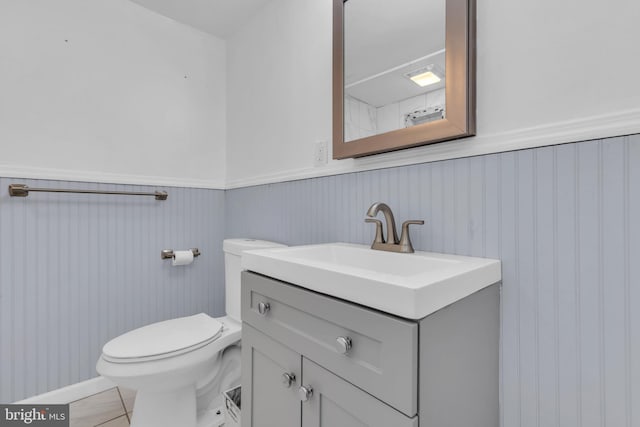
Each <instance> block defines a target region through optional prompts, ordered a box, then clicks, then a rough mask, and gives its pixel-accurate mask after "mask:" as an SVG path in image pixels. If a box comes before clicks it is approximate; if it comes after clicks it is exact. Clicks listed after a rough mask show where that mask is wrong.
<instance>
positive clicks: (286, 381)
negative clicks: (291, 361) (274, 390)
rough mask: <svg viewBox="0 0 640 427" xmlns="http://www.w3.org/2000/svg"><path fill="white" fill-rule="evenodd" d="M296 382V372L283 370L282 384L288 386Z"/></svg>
mask: <svg viewBox="0 0 640 427" xmlns="http://www.w3.org/2000/svg"><path fill="white" fill-rule="evenodd" d="M295 382H296V374H294V373H288V372H285V373H284V374H282V385H283V386H285V387H286V388H290V387H291V384H293V383H295Z"/></svg>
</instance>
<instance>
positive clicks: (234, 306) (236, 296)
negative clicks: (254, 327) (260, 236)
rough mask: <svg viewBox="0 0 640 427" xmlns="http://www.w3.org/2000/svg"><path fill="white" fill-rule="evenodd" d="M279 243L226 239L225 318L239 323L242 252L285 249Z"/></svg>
mask: <svg viewBox="0 0 640 427" xmlns="http://www.w3.org/2000/svg"><path fill="white" fill-rule="evenodd" d="M285 246H287V245H282V244H280V243H274V242H268V241H266V240H254V239H226V240H225V241H224V242H223V244H222V249H223V250H224V276H225V307H226V310H227V316H229V317H231V318H232V319H235V320H237V321H238V322H239V321H240V273H241V272H242V267H240V257H241V256H242V252H243V251H250V250H252V249H266V248H278V247H285Z"/></svg>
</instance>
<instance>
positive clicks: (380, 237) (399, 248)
mask: <svg viewBox="0 0 640 427" xmlns="http://www.w3.org/2000/svg"><path fill="white" fill-rule="evenodd" d="M380 211H382V213H383V214H384V219H385V222H386V224H387V236H388V239H385V238H384V232H383V230H382V221H380V220H378V219H374V217H375V216H376V215H378V212H380ZM367 216H368V217H371V218H366V219H365V220H364V221H365V222H372V223H375V224H376V236H375V238H374V239H373V243H372V244H371V249H376V250H380V251H390V252H401V253H409V254H412V253H413V252H415V251H414V250H413V245H412V244H411V239H410V238H409V226H410V225H411V224H419V225H422V224H424V221H422V220H420V221H416V220H409V221H405V222H403V223H402V235H401V237H400V240H398V234H397V233H396V221H395V219H394V218H393V212H391V208H390V207H389V206H388V205H387V204H385V203H382V202H376V203H374V204H373V205H371V207H370V208H369V210H368V211H367Z"/></svg>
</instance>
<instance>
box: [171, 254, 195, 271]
mask: <svg viewBox="0 0 640 427" xmlns="http://www.w3.org/2000/svg"><path fill="white" fill-rule="evenodd" d="M192 262H193V252H191V251H190V250H189V251H173V260H172V261H171V265H173V266H174V267H175V266H176V265H188V264H191V263H192Z"/></svg>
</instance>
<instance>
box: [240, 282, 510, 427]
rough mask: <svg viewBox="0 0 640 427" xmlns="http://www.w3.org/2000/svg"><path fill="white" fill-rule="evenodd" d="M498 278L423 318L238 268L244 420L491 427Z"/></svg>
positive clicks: (248, 424)
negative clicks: (392, 312)
mask: <svg viewBox="0 0 640 427" xmlns="http://www.w3.org/2000/svg"><path fill="white" fill-rule="evenodd" d="M499 301H500V293H499V285H498V284H495V285H492V286H490V287H487V288H485V289H482V290H480V291H478V292H476V293H474V294H472V295H469V296H467V297H465V298H463V299H461V300H459V301H457V302H455V303H454V304H451V305H450V306H447V307H445V308H443V309H441V310H439V311H437V312H435V313H433V314H431V315H429V316H427V317H425V318H424V319H420V320H408V319H402V318H398V317H396V316H392V315H389V314H386V313H382V312H379V311H377V310H373V309H370V308H366V307H362V306H360V305H357V304H353V303H350V302H347V301H344V300H340V299H337V298H333V297H330V296H326V295H322V294H319V293H316V292H313V291H310V290H307V289H304V288H301V287H299V286H295V285H292V284H288V283H284V282H281V281H279V280H275V279H272V278H269V277H265V276H262V275H259V274H255V273H252V272H247V271H245V272H243V273H242V320H243V332H242V363H243V366H242V370H243V373H242V418H243V426H244V427H263V426H264V427H267V426H268V427H290V426H291V427H293V426H296V427H300V426H302V427H350V426H354V427H355V426H369V427H391V426H393V427H419V426H421V427H438V426H450V427H467V426H471V425H473V426H474V427H495V426H497V425H498V424H499V420H498V345H499V312H500V310H499Z"/></svg>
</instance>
